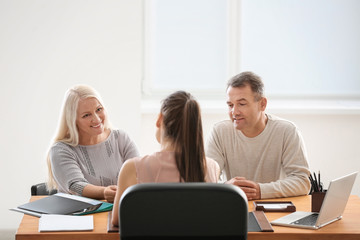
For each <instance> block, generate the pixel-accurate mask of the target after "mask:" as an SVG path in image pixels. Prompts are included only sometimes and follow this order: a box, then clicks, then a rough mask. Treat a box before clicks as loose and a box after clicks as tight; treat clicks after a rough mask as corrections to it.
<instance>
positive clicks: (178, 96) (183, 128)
mask: <svg viewBox="0 0 360 240" xmlns="http://www.w3.org/2000/svg"><path fill="white" fill-rule="evenodd" d="M161 114H162V115H163V125H164V126H163V129H164V137H165V138H167V139H169V140H171V141H172V143H173V146H174V148H175V159H176V164H177V167H178V169H179V172H180V178H181V179H182V180H183V181H185V182H204V181H205V169H206V161H205V151H204V140H203V130H202V122H201V113H200V107H199V104H198V103H197V101H196V100H195V99H194V97H193V96H192V95H191V94H190V93H187V92H184V91H177V92H175V93H173V94H171V95H170V96H168V97H167V98H166V99H164V100H163V102H162V106H161ZM181 179H180V180H181Z"/></svg>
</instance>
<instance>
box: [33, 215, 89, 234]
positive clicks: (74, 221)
mask: <svg viewBox="0 0 360 240" xmlns="http://www.w3.org/2000/svg"><path fill="white" fill-rule="evenodd" d="M93 229H94V218H93V216H92V215H88V216H69V215H57V214H43V215H42V216H41V218H40V220H39V232H52V231H54V232H56V231H91V230H93Z"/></svg>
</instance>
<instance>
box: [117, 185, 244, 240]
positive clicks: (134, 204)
mask: <svg viewBox="0 0 360 240" xmlns="http://www.w3.org/2000/svg"><path fill="white" fill-rule="evenodd" d="M119 211H120V213H119V229H120V238H121V239H122V240H130V239H132V240H135V239H238V240H245V239H247V223H248V203H247V198H246V195H245V193H244V192H243V191H242V190H241V189H240V188H238V187H235V186H232V185H229V184H215V183H146V184H137V185H134V186H131V187H129V188H128V189H126V191H125V192H124V194H123V196H122V197H121V200H120V206H119Z"/></svg>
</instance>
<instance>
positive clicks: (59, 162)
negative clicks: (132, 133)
mask: <svg viewBox="0 0 360 240" xmlns="http://www.w3.org/2000/svg"><path fill="white" fill-rule="evenodd" d="M137 156H139V151H138V149H137V147H136V145H135V144H134V142H133V141H132V140H131V139H130V138H129V136H128V135H127V134H126V133H125V132H124V131H122V130H114V129H112V128H111V127H110V123H109V120H108V116H107V113H106V109H105V107H104V104H103V102H102V100H101V98H100V95H99V94H98V93H97V92H96V91H95V90H94V89H93V88H91V87H90V86H86V85H77V86H74V87H72V88H70V89H69V90H68V91H67V92H66V95H65V99H64V103H63V109H62V113H61V116H60V121H59V126H58V130H57V133H56V135H55V139H54V142H53V144H52V145H51V147H50V149H49V152H48V156H47V163H48V170H49V179H48V183H47V185H48V189H55V188H56V189H58V191H59V192H64V193H70V194H76V195H81V196H85V197H89V198H95V199H106V200H107V201H109V202H113V201H114V197H115V193H116V190H117V186H116V184H117V177H118V173H119V171H120V168H121V167H122V165H123V163H124V162H125V161H126V160H127V159H129V158H133V157H137Z"/></svg>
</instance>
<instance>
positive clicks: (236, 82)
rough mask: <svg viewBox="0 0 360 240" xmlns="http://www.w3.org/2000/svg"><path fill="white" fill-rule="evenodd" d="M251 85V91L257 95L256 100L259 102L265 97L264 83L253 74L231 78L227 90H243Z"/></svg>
mask: <svg viewBox="0 0 360 240" xmlns="http://www.w3.org/2000/svg"><path fill="white" fill-rule="evenodd" d="M247 85H249V86H250V87H251V91H252V92H253V93H255V100H256V101H258V100H260V99H261V98H262V97H263V96H264V83H263V81H262V80H261V78H260V77H259V76H258V75H256V74H254V73H253V72H242V73H239V74H237V75H235V76H234V77H232V78H230V80H229V81H228V83H227V88H226V90H227V89H228V88H229V87H233V88H237V87H238V88H241V87H246V86H247Z"/></svg>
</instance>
